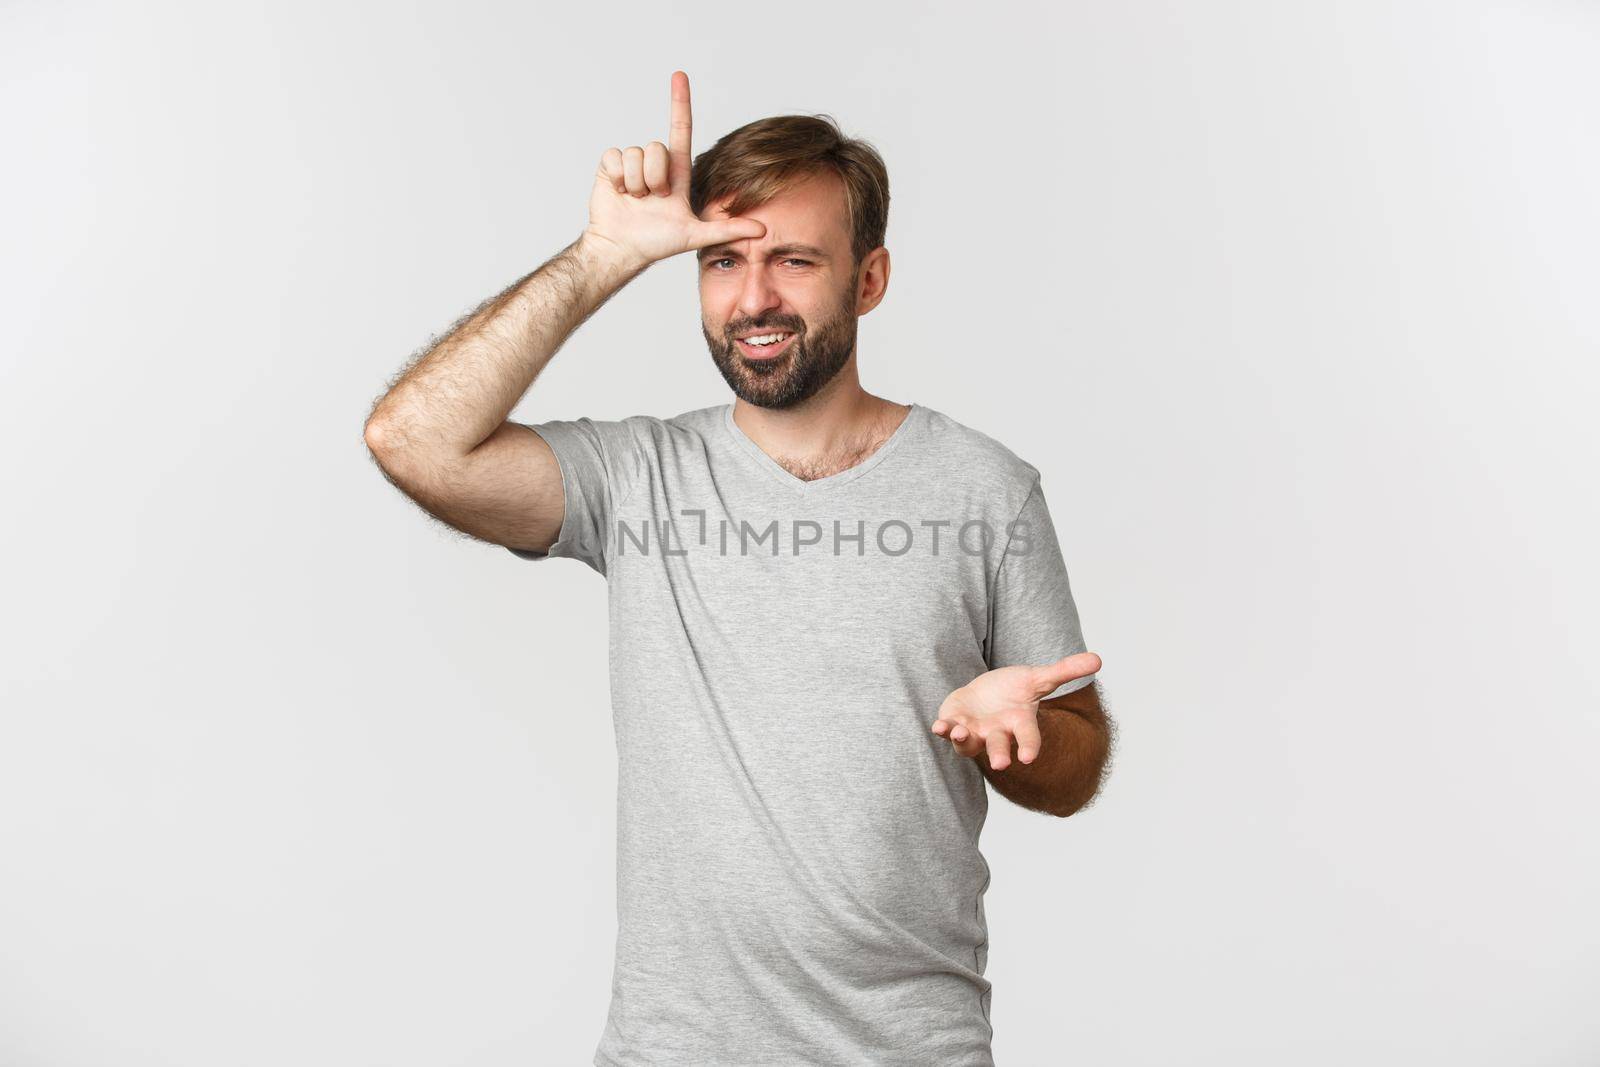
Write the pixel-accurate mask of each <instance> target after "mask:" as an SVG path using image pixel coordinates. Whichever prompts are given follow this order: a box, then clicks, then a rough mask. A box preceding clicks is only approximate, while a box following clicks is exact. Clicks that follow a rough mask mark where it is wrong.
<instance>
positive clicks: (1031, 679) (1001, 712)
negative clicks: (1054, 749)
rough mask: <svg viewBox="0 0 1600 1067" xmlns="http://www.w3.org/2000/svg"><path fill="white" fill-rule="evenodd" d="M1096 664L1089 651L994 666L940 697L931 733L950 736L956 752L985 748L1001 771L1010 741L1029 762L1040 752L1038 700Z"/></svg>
mask: <svg viewBox="0 0 1600 1067" xmlns="http://www.w3.org/2000/svg"><path fill="white" fill-rule="evenodd" d="M1099 669H1100V657H1099V656H1097V655H1095V654H1094V653H1093V652H1078V653H1075V654H1073V655H1070V656H1063V657H1062V658H1061V659H1058V660H1056V661H1055V662H1054V663H1047V664H1044V665H1042V666H1027V665H1018V666H1014V667H996V668H995V669H994V670H992V671H988V672H986V673H984V674H980V675H978V677H976V678H974V679H973V680H972V681H970V682H968V683H967V684H966V685H964V686H962V687H961V688H960V689H957V690H955V691H954V692H952V693H951V694H950V695H949V696H947V697H945V698H944V703H943V704H941V705H939V717H938V718H937V719H936V720H934V723H933V732H934V733H936V734H938V735H939V736H941V737H948V738H949V739H950V742H951V744H952V745H954V746H955V750H956V752H957V754H959V755H962V756H976V755H978V753H980V752H984V751H987V752H988V753H989V766H990V767H992V768H993V769H995V770H997V771H999V770H1004V769H1005V768H1006V767H1008V766H1010V764H1011V741H1012V738H1015V739H1016V743H1017V759H1018V760H1020V761H1021V762H1023V763H1032V762H1033V761H1034V759H1035V758H1036V757H1037V756H1038V755H1039V749H1040V746H1041V739H1040V736H1039V701H1040V700H1041V699H1043V698H1044V697H1046V696H1048V695H1049V694H1050V693H1051V691H1053V690H1054V689H1055V688H1056V687H1057V686H1059V685H1061V684H1062V683H1063V682H1069V681H1071V680H1072V679H1074V678H1082V677H1083V676H1084V675H1087V674H1093V673H1095V672H1096V671H1098V670H1099Z"/></svg>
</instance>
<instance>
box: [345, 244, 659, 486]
mask: <svg viewBox="0 0 1600 1067" xmlns="http://www.w3.org/2000/svg"><path fill="white" fill-rule="evenodd" d="M647 265H648V264H640V263H639V262H637V261H636V260H633V259H629V258H626V257H624V256H623V255H622V254H621V253H620V252H618V251H617V250H615V249H614V247H613V246H610V245H609V244H607V243H606V242H605V240H604V238H597V237H594V236H593V235H591V234H589V232H588V231H587V230H586V231H585V232H584V235H583V236H580V237H579V238H578V239H577V240H576V241H574V242H572V244H570V245H568V246H567V247H566V248H563V249H562V250H561V251H560V252H558V253H556V254H555V255H554V256H552V257H551V258H550V259H549V260H547V261H545V263H544V264H542V265H541V266H540V267H539V268H538V269H537V270H535V271H534V272H533V273H531V274H529V275H527V276H525V277H523V278H521V279H520V280H518V281H517V282H515V283H513V284H512V285H511V286H510V287H509V288H507V289H505V290H504V291H503V292H501V293H499V294H498V295H496V296H494V297H491V298H490V299H489V300H486V301H485V302H484V303H483V304H482V305H480V306H479V307H478V308H477V309H476V310H475V311H474V312H472V313H471V314H470V315H468V316H466V317H465V318H464V319H462V320H461V321H459V322H458V323H456V325H455V326H454V327H452V329H451V330H450V332H449V333H448V334H446V335H445V337H444V339H443V340H441V341H439V342H438V343H437V344H435V345H434V346H433V347H432V348H431V349H430V350H429V351H428V352H427V353H426V354H424V355H423V356H421V357H420V358H419V359H418V360H416V361H415V362H414V363H413V364H412V365H411V366H409V367H408V368H406V369H405V370H404V371H403V372H402V373H401V374H400V376H399V377H398V378H397V379H396V380H395V381H394V384H393V385H392V386H391V387H390V389H389V391H388V392H387V393H386V394H385V395H384V396H383V398H382V399H380V400H379V401H378V403H377V404H375V405H374V406H373V409H372V414H371V415H370V417H369V418H368V420H367V426H368V438H369V439H376V440H378V441H381V443H382V447H383V448H384V449H386V450H389V451H404V452H408V453H411V454H415V455H425V456H429V457H435V458H438V459H442V460H454V459H457V458H460V457H461V456H464V455H466V454H467V453H468V452H471V451H472V450H473V449H474V448H476V447H477V446H478V445H479V444H481V443H482V442H483V441H484V440H485V439H486V438H488V437H489V436H490V435H491V434H493V433H494V432H495V431H496V430H497V429H499V428H500V426H501V425H502V424H504V422H505V421H506V418H507V417H508V416H509V415H510V413H511V409H512V408H514V407H516V405H517V402H518V401H519V400H520V399H521V398H522V395H523V394H524V393H525V392H527V390H528V387H529V386H530V385H532V384H533V380H534V379H535V378H536V377H538V375H539V372H540V371H541V370H543V369H544V367H545V365H546V364H547V363H549V362H550V360H551V358H552V357H554V355H555V353H556V352H557V351H558V350H559V349H560V347H561V346H562V344H563V343H565V341H566V339H567V338H568V337H569V336H570V335H571V334H572V332H573V331H574V330H576V329H577V328H578V327H579V326H580V325H581V324H582V323H583V322H584V320H586V319H587V318H588V317H589V316H590V315H592V314H594V312H595V311H596V310H598V309H599V308H600V306H601V305H603V304H604V303H605V302H606V301H607V300H609V299H610V298H611V296H612V295H613V294H615V293H616V292H617V290H619V289H621V288H622V287H623V286H624V285H626V284H627V283H628V282H629V281H630V280H632V279H633V278H634V277H636V276H637V275H638V274H639V273H640V272H641V271H642V270H643V269H644V267H645V266H647Z"/></svg>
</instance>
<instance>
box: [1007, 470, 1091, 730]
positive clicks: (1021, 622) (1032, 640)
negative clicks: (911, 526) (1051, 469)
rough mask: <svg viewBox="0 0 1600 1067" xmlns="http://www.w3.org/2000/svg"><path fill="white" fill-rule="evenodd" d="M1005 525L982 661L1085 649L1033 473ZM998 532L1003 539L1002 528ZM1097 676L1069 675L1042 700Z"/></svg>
mask: <svg viewBox="0 0 1600 1067" xmlns="http://www.w3.org/2000/svg"><path fill="white" fill-rule="evenodd" d="M1008 529H1009V530H1010V534H1011V536H1010V539H1009V540H1007V541H1005V545H1006V547H1005V552H1004V554H1003V555H1002V556H1001V557H1000V568H999V572H998V573H997V575H996V577H995V587H994V594H993V596H992V597H991V599H990V604H989V609H990V610H989V633H988V637H987V640H986V642H985V646H984V662H985V663H987V664H988V666H989V669H990V670H994V669H995V668H997V667H1013V666H1017V665H1019V664H1026V665H1028V666H1042V665H1044V664H1047V663H1054V662H1055V661H1056V660H1058V659H1060V658H1061V657H1062V656H1070V655H1072V654H1073V653H1075V652H1086V651H1088V647H1089V646H1088V645H1086V644H1085V643H1084V640H1083V630H1082V628H1081V627H1080V626H1079V624H1078V606H1077V604H1076V603H1074V601H1073V599H1072V586H1071V584H1070V583H1069V582H1068V581H1067V565H1066V562H1065V561H1064V560H1063V559H1062V558H1061V545H1060V543H1059V542H1058V540H1057V538H1056V530H1055V525H1054V523H1052V522H1051V521H1050V509H1049V507H1048V506H1047V505H1046V504H1045V499H1044V489H1043V488H1042V487H1041V485H1040V484H1039V480H1038V478H1037V477H1035V478H1034V481H1033V486H1032V488H1031V489H1030V490H1029V492H1028V498H1027V500H1026V501H1024V503H1023V505H1022V508H1021V510H1020V511H1019V512H1018V513H1017V517H1016V519H1015V520H1014V521H1013V523H1012V524H1011V525H1010V526H1009V527H1008ZM1000 534H1001V538H1002V539H1004V538H1005V534H1006V531H1001V532H1000ZM1095 678H1096V675H1093V674H1090V675H1085V676H1084V677H1082V678H1073V679H1070V680H1068V681H1066V682H1063V683H1062V684H1061V685H1059V686H1057V687H1056V689H1055V690H1054V691H1052V692H1051V693H1049V694H1047V695H1046V696H1044V697H1041V698H1040V699H1043V700H1048V699H1049V698H1050V697H1057V696H1060V695H1061V694H1063V693H1071V692H1073V691H1074V690H1077V689H1082V688H1083V687H1084V686H1086V685H1089V684H1090V683H1091V682H1093V681H1094V680H1095Z"/></svg>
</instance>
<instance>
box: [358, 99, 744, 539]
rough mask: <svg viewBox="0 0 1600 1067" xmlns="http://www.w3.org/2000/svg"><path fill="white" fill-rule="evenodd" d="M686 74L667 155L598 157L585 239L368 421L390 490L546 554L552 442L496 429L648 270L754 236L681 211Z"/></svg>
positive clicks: (392, 394) (491, 304)
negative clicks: (585, 327) (585, 328)
mask: <svg viewBox="0 0 1600 1067" xmlns="http://www.w3.org/2000/svg"><path fill="white" fill-rule="evenodd" d="M691 129H692V121H691V116H690V107H689V76H688V75H687V74H684V73H683V72H682V71H673V72H672V111H671V132H670V133H669V134H668V138H669V142H670V143H668V144H662V143H661V142H660V141H651V142H650V143H649V144H648V145H644V146H639V145H630V146H629V147H628V148H627V149H625V150H619V149H617V148H608V149H607V150H606V151H605V153H604V154H603V155H602V156H601V159H600V166H599V167H598V168H597V170H596V171H595V181H594V188H593V190H592V191H591V193H590V196H589V225H588V227H587V228H585V230H584V231H583V235H582V236H581V237H579V238H578V240H576V241H574V242H573V243H572V244H570V245H568V246H567V247H566V248H564V249H562V250H561V251H560V252H559V253H557V254H556V255H555V256H554V257H552V258H551V259H550V260H549V261H548V262H546V263H545V264H544V265H543V266H541V267H540V268H539V269H538V270H536V271H534V272H533V273H532V274H530V275H528V276H527V277H526V278H523V279H522V280H521V281H519V282H517V283H516V284H515V285H513V286H512V287H511V288H509V289H507V290H506V291H505V292H503V293H501V294H500V295H499V296H496V297H494V298H493V299H491V300H489V301H488V302H486V303H485V304H484V305H483V306H482V307H480V308H478V310H477V311H475V312H473V313H472V314H471V315H470V316H468V317H467V318H466V319H465V320H464V321H463V322H461V323H460V324H459V325H457V326H456V327H455V328H454V329H452V330H451V331H450V333H449V334H448V335H447V336H446V337H445V339H444V340H442V341H440V342H439V343H438V344H437V345H435V346H434V347H433V348H432V349H431V350H430V351H429V352H428V353H427V354H426V355H424V356H423V357H422V358H421V359H420V360H418V361H417V362H416V363H415V364H414V365H412V366H410V367H408V368H407V369H406V370H405V371H404V372H402V374H401V375H400V377H399V378H398V379H397V380H396V381H395V383H394V384H393V385H392V386H391V387H390V389H389V391H388V393H387V394H385V395H384V396H383V398H382V399H380V400H379V401H378V403H377V404H375V405H374V406H373V409H372V412H371V414H370V415H369V416H368V417H367V426H366V440H367V447H368V448H369V449H370V450H371V451H372V455H373V457H374V458H375V459H376V460H377V461H378V465H379V466H380V467H382V468H383V472H384V474H385V475H386V476H387V477H388V478H389V480H390V481H391V482H393V483H394V484H395V485H397V486H398V487H399V488H400V489H401V490H402V491H404V492H405V493H406V495H407V496H409V497H411V499H413V500H415V501H416V502H417V503H418V504H419V505H421V506H422V508H424V509H425V510H426V511H428V512H429V513H430V514H432V515H434V516H436V517H438V518H439V519H442V520H443V521H445V522H447V523H449V524H450V525H451V526H454V527H455V528H456V529H458V530H464V531H465V532H467V533H469V534H472V535H474V536H476V537H480V538H482V539H484V540H485V541H492V542H494V543H495V544H499V545H504V546H506V547H507V548H520V549H527V550H531V551H535V552H544V551H546V550H547V549H548V548H549V547H550V546H551V545H552V544H554V543H555V542H556V539H557V538H558V536H559V535H560V532H561V524H562V519H563V518H564V516H565V513H566V501H565V499H564V497H563V492H562V484H561V469H560V466H559V464H558V463H557V461H556V456H555V453H554V452H553V451H551V448H550V445H549V444H548V443H547V442H546V441H545V440H544V438H542V437H540V436H539V434H537V433H536V432H534V431H533V430H530V429H528V428H527V427H526V426H520V425H518V424H516V423H511V422H507V421H506V419H507V416H509V415H510V413H511V410H512V408H514V407H516V405H517V401H518V400H520V399H521V398H522V394H523V393H525V392H526V391H527V389H528V387H529V386H530V385H532V384H533V380H534V378H536V377H537V376H538V374H539V372H540V371H541V370H543V369H544V365H545V364H546V363H548V362H550V359H551V357H552V356H554V355H555V353H556V351H557V349H559V348H560V347H561V345H562V343H563V342H565V341H566V339H567V337H568V336H569V335H570V334H571V333H572V331H573V330H575V329H577V328H578V326H579V325H581V324H582V323H583V321H584V320H585V319H587V318H588V317H589V316H590V315H592V314H594V312H595V311H596V310H598V309H599V307H600V305H602V304H604V303H605V302H606V301H607V300H608V299H610V298H611V295H612V294H613V293H615V292H616V291H617V290H618V289H620V288H622V287H623V286H624V285H626V284H627V283H628V282H629V281H630V280H631V279H632V278H633V277H634V276H636V275H637V274H639V273H640V272H641V271H643V270H644V269H645V268H646V267H648V266H649V265H650V264H652V263H654V262H656V261H657V260H660V259H666V258H667V257H669V256H674V255H677V254H678V253H680V252H687V251H690V250H692V249H696V248H703V247H705V246H707V245H712V244H721V243H723V242H725V241H740V240H747V239H753V238H757V237H762V236H765V234H766V227H765V226H764V225H762V223H760V222H759V221H757V220H755V219H748V218H740V217H729V218H723V219H718V220H715V221H707V220H704V219H701V218H699V217H698V216H697V215H696V214H695V213H694V212H693V211H692V210H691V209H690V206H689V172H690V161H691V150H690V144H691Z"/></svg>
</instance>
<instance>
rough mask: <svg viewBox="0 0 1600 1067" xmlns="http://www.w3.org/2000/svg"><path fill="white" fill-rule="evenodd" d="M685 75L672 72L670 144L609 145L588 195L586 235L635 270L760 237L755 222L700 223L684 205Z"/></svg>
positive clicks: (687, 125) (686, 155) (687, 154)
mask: <svg viewBox="0 0 1600 1067" xmlns="http://www.w3.org/2000/svg"><path fill="white" fill-rule="evenodd" d="M691 128H692V126H691V122H690V115H689V76H688V75H687V74H685V73H684V72H683V71H681V70H675V71H673V72H672V128H671V131H670V132H669V133H668V134H667V140H668V144H666V145H663V144H662V143H661V142H660V141H651V142H650V143H649V144H647V145H645V146H644V147H643V148H641V147H639V146H638V145H631V146H629V147H628V148H625V149H621V150H618V149H616V148H608V149H606V151H605V154H604V155H603V156H601V157H600V169H599V170H598V171H596V173H595V180H594V191H593V193H591V194H590V196H589V225H588V227H587V228H586V229H585V230H584V236H585V237H586V238H591V239H596V240H599V241H600V242H601V243H602V244H605V245H609V246H614V247H613V250H614V251H615V252H617V253H618V254H619V255H621V256H622V257H623V258H624V259H625V260H628V261H629V262H630V263H631V264H633V265H635V266H637V267H638V268H640V269H643V268H644V267H647V266H649V265H650V264H651V263H654V262H655V261H656V260H658V259H666V258H667V257H668V256H675V255H677V254H678V253H679V252H688V251H691V250H693V249H696V248H704V247H706V246H707V245H714V244H721V243H723V242H724V241H739V240H744V239H746V238H750V237H762V236H764V235H765V234H766V232H767V228H766V226H765V225H763V224H762V223H760V222H758V221H756V220H755V219H748V218H737V217H736V218H730V219H720V220H718V221H715V222H704V221H702V220H701V219H699V218H698V217H697V216H696V215H695V213H694V212H693V211H691V210H690V209H689V167H690V163H691V161H692V159H693V157H692V155H691V154H690V151H689V135H690V131H691Z"/></svg>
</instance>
